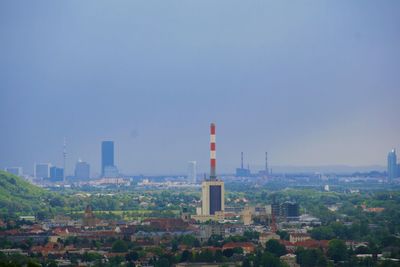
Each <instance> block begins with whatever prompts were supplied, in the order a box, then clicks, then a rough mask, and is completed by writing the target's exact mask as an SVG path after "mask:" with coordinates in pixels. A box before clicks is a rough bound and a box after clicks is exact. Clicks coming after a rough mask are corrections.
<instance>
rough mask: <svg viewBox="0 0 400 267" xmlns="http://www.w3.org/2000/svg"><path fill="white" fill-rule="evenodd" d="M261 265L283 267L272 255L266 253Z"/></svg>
mask: <svg viewBox="0 0 400 267" xmlns="http://www.w3.org/2000/svg"><path fill="white" fill-rule="evenodd" d="M261 265H262V266H263V267H281V266H282V264H281V262H280V260H279V258H277V257H276V256H274V255H273V254H272V253H269V252H265V253H264V254H263V255H262V257H261Z"/></svg>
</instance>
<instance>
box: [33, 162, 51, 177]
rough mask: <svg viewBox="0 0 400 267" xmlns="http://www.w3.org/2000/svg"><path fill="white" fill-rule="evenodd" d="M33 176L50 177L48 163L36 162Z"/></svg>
mask: <svg viewBox="0 0 400 267" xmlns="http://www.w3.org/2000/svg"><path fill="white" fill-rule="evenodd" d="M34 173H35V178H37V179H46V178H49V177H50V163H37V164H35V170H34Z"/></svg>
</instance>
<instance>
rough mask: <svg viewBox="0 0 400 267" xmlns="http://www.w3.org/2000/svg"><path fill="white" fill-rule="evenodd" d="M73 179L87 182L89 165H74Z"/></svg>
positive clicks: (85, 163)
mask: <svg viewBox="0 0 400 267" xmlns="http://www.w3.org/2000/svg"><path fill="white" fill-rule="evenodd" d="M75 178H76V179H78V180H88V179H89V178H90V165H89V164H88V163H87V162H84V161H80V160H79V161H78V162H77V163H76V164H75Z"/></svg>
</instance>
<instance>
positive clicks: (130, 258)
mask: <svg viewBox="0 0 400 267" xmlns="http://www.w3.org/2000/svg"><path fill="white" fill-rule="evenodd" d="M125 259H126V260H127V261H137V260H138V259H139V253H137V252H136V251H131V252H129V253H128V254H126V256H125Z"/></svg>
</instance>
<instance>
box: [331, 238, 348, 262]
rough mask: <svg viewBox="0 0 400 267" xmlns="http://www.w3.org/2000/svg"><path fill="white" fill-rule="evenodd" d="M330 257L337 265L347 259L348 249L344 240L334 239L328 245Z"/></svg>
mask: <svg viewBox="0 0 400 267" xmlns="http://www.w3.org/2000/svg"><path fill="white" fill-rule="evenodd" d="M328 256H329V258H330V259H332V260H333V261H334V262H335V263H336V262H339V261H344V260H346V259H347V247H346V244H345V243H344V241H343V240H339V239H332V240H331V241H329V245H328Z"/></svg>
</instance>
